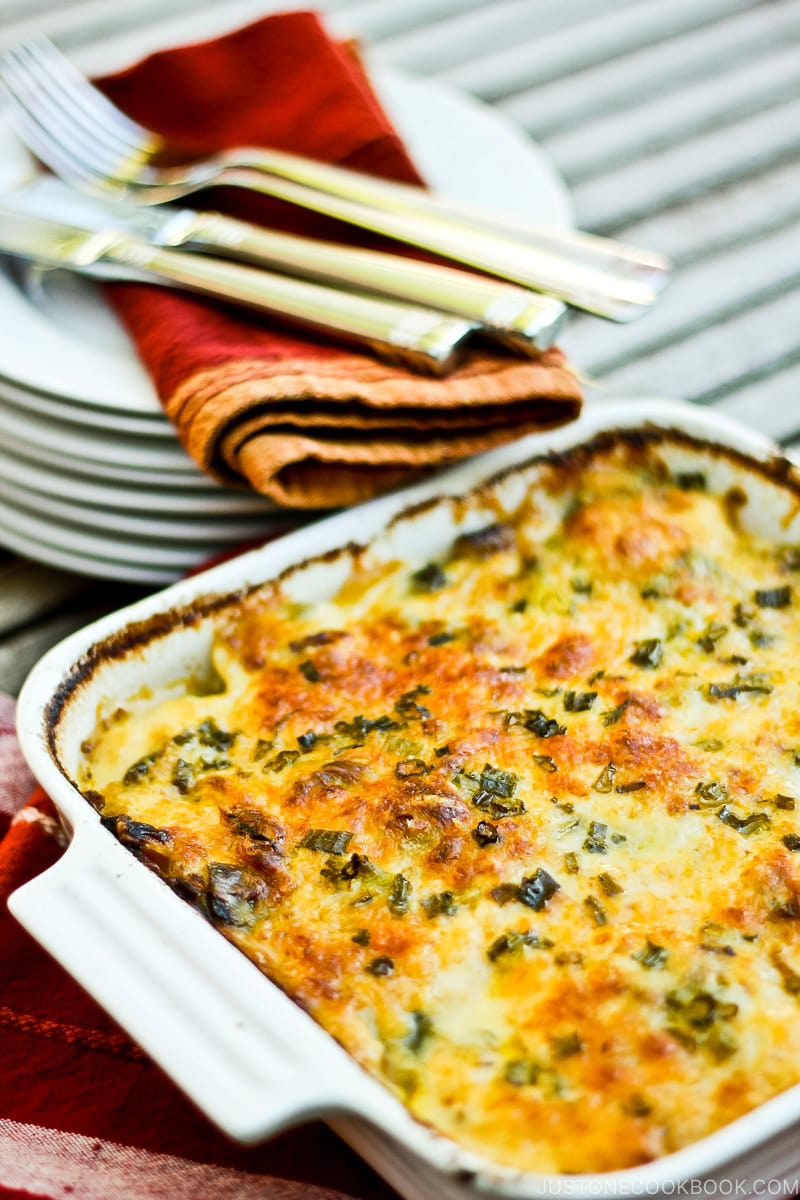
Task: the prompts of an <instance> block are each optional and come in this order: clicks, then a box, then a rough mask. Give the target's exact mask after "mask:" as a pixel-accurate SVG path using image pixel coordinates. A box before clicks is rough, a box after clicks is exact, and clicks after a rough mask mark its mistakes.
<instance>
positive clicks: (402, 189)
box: [0, 38, 669, 321]
mask: <svg viewBox="0 0 800 1200" xmlns="http://www.w3.org/2000/svg"><path fill="white" fill-rule="evenodd" d="M0 81H2V84H3V85H4V89H3V90H4V91H5V94H6V97H7V99H8V101H9V110H10V116H11V121H12V124H13V126H14V128H15V130H16V132H17V133H18V134H19V136H20V137H21V138H22V140H23V141H24V142H25V143H26V144H27V145H28V146H29V147H30V149H31V150H32V151H33V152H34V153H35V154H36V155H37V157H38V158H40V159H41V160H42V161H43V162H44V163H46V164H47V166H49V167H50V168H51V170H53V171H54V172H55V173H56V174H57V175H60V176H61V177H62V178H63V179H64V180H66V181H67V182H68V183H71V184H72V185H74V186H77V187H79V188H82V189H83V190H85V191H89V192H92V193H93V194H95V195H100V196H105V197H114V198H116V199H124V200H127V201H128V202H133V203H136V204H145V205H150V204H162V203H166V202H170V201H174V200H178V199H181V198H182V197H184V196H187V195H190V194H192V193H194V192H197V191H200V190H201V189H203V188H207V187H210V186H212V185H213V186H220V185H226V186H234V187H246V188H249V189H251V190H255V191H260V192H264V193H266V194H268V195H271V196H274V197H278V198H280V199H283V200H288V201H289V202H290V203H294V204H297V205H300V206H302V207H305V208H309V209H312V210H313V211H315V212H319V213H324V214H326V215H328V216H331V217H335V218H338V219H340V220H344V221H346V222H349V223H350V224H353V225H357V226H359V227H361V228H364V229H369V230H371V231H372V232H375V233H379V234H384V235H388V236H389V237H392V238H394V239H396V240H399V241H402V242H406V243H408V244H411V245H415V246H419V247H422V248H423V249H425V250H429V251H433V252H434V253H437V254H440V255H443V256H444V257H445V258H450V259H453V260H455V261H457V262H461V263H464V264H467V265H469V266H472V267H475V268H477V269H479V270H483V271H486V272H488V273H489V274H494V275H497V276H499V277H500V278H503V279H508V280H511V281H512V282H515V283H519V284H523V285H524V286H526V287H532V288H534V289H535V290H538V291H545V292H549V293H550V294H551V295H554V296H557V297H559V298H560V299H562V300H565V301H566V302H567V303H570V304H572V305H574V306H575V307H579V308H584V309H586V310H588V311H590V312H593V313H595V314H597V315H600V316H606V317H609V318H611V319H613V320H617V321H627V320H631V319H633V318H634V317H636V316H638V315H640V314H641V313H642V312H643V311H645V310H646V309H647V308H649V307H650V306H651V305H652V304H653V303H654V302H655V300H656V299H657V295H658V290H659V289H660V287H661V286H662V285H663V283H664V282H665V281H666V278H667V275H668V271H669V262H668V260H666V259H665V258H663V257H662V256H660V255H657V254H650V253H647V252H644V251H638V250H633V249H632V248H630V247H625V246H621V245H620V244H619V243H615V242H611V241H608V240H606V239H602V238H595V237H592V236H591V235H587V234H571V233H566V232H565V233H561V232H560V231H555V232H553V233H552V234H549V233H548V234H544V233H543V232H542V231H541V230H537V229H536V228H535V227H531V228H527V227H522V226H519V225H513V224H509V223H502V224H501V222H500V219H499V218H497V217H493V216H491V215H487V214H483V213H480V212H478V211H477V210H475V211H473V210H471V209H466V208H460V207H458V206H454V205H453V204H451V203H450V202H449V201H444V200H442V199H441V198H440V197H438V196H435V195H430V194H428V193H426V192H424V191H422V190H421V189H417V188H413V187H411V186H408V185H402V184H395V183H387V182H386V181H384V180H376V179H374V178H372V177H370V176H366V175H361V174H359V173H357V172H354V171H348V170H345V169H343V168H341V167H332V166H329V165H327V164H322V163H316V162H313V161H311V160H307V159H303V158H300V157H298V156H295V155H290V154H286V153H283V152H279V151H273V150H261V149H247V148H245V149H236V150H229V151H226V152H223V153H221V154H218V155H215V156H213V157H211V158H207V159H203V160H200V161H194V162H189V163H185V164H182V165H180V166H162V165H160V163H161V162H162V161H163V160H164V158H165V157H166V153H167V149H168V148H167V146H166V145H165V143H164V141H163V139H162V138H160V137H159V136H158V135H157V134H155V133H153V132H151V131H150V130H147V129H145V128H144V127H142V126H140V125H138V124H136V122H134V121H131V120H130V118H128V117H127V116H126V115H125V114H123V113H121V112H120V111H119V110H118V109H117V108H116V107H115V106H114V105H112V104H111V103H110V101H109V100H107V99H106V97H105V96H104V95H103V94H102V93H101V92H99V91H98V90H97V89H96V88H94V87H93V85H92V84H90V83H89V81H88V80H87V79H85V78H84V77H83V76H82V75H81V74H80V72H79V71H78V70H77V69H76V68H75V67H74V66H73V65H72V64H71V63H70V62H69V60H67V59H65V58H64V57H63V56H62V55H61V53H60V52H59V51H58V50H57V49H56V48H55V47H54V46H53V45H52V44H51V43H50V42H49V41H47V39H45V38H37V39H35V40H32V41H28V42H25V43H22V44H20V45H18V46H17V47H15V48H12V49H9V50H7V51H5V52H4V54H3V55H2V56H0ZM172 157H173V159H174V155H173V156H172ZM523 239H524V240H523Z"/></svg>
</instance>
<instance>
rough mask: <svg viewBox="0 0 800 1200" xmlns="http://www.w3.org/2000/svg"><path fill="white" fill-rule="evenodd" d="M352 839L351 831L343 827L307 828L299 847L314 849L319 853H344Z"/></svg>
mask: <svg viewBox="0 0 800 1200" xmlns="http://www.w3.org/2000/svg"><path fill="white" fill-rule="evenodd" d="M352 840H353V835H352V833H347V832H346V830H343V829H309V831H308V833H306V834H305V836H304V837H303V840H302V841H301V842H300V849H301V850H315V851H317V853H319V854H346V853H347V847H348V846H349V845H350V843H351V842H352Z"/></svg>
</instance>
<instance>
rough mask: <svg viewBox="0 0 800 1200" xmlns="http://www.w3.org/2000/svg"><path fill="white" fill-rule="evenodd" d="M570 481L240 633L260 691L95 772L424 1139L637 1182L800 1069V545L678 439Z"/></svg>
mask: <svg viewBox="0 0 800 1200" xmlns="http://www.w3.org/2000/svg"><path fill="white" fill-rule="evenodd" d="M543 475H544V482H545V486H544V487H543V488H542V489H540V490H539V491H537V492H534V493H532V494H531V495H530V496H529V497H528V498H527V499H526V500H525V501H524V502H523V503H522V505H521V507H520V509H519V511H518V512H517V513H516V514H515V515H514V517H513V518H510V519H508V520H506V521H505V522H504V523H503V524H501V525H499V526H498V525H496V524H492V525H489V526H486V527H484V528H483V529H480V530H476V531H473V532H472V533H470V534H468V535H466V536H461V537H459V538H457V539H454V542H453V545H452V548H451V549H450V550H449V551H448V552H447V553H446V554H444V555H443V556H442V557H441V558H440V559H439V560H437V562H435V563H429V564H426V563H424V562H423V563H418V564H415V566H414V567H412V568H409V567H408V566H407V565H405V564H401V563H396V564H388V565H386V564H383V565H381V564H380V563H377V562H375V561H372V560H370V558H369V555H368V554H365V555H362V556H361V557H360V558H358V559H357V560H356V564H355V567H354V570H353V574H352V577H351V578H350V579H349V581H348V582H347V583H346V584H345V585H344V587H343V588H342V590H341V592H340V593H339V595H338V596H336V597H335V598H334V599H333V600H330V601H324V602H320V603H318V604H313V605H307V606H305V607H299V606H298V605H296V604H293V603H292V602H291V601H290V599H289V597H288V596H287V595H286V594H285V593H284V591H282V589H281V587H280V585H269V586H266V587H264V588H263V589H259V590H257V591H255V592H252V593H251V594H250V595H248V596H247V597H246V598H245V599H243V600H242V602H241V603H240V604H239V605H238V606H236V607H234V608H231V609H229V610H227V611H223V612H222V613H221V614H220V615H219V616H218V617H217V618H216V622H217V628H218V639H217V647H216V651H215V661H216V663H217V666H218V668H219V670H220V671H221V673H222V675H223V677H224V678H225V680H226V683H227V687H226V690H225V691H223V692H221V693H219V694H216V695H212V696H185V697H181V698H179V699H178V700H169V701H165V702H164V703H162V704H160V705H158V706H157V707H155V708H154V709H151V710H150V711H148V712H141V713H134V715H133V716H132V717H131V718H130V719H129V720H127V721H126V720H121V721H109V722H107V723H106V726H105V727H101V728H99V729H98V732H97V735H96V736H95V737H94V738H93V739H92V743H93V744H92V746H91V747H90V748H88V749H87V761H86V766H85V776H84V780H83V783H84V785H85V787H86V788H87V789H88V788H91V789H93V790H94V791H96V792H100V793H102V795H103V798H104V805H105V807H104V809H103V816H104V819H105V820H106V821H107V822H108V823H109V826H110V827H111V828H112V829H113V831H114V832H115V833H116V835H117V836H118V837H119V838H120V839H121V840H122V841H123V843H125V844H126V845H128V846H129V847H130V848H131V849H133V850H134V851H135V852H136V853H137V854H139V856H140V857H142V859H143V860H144V861H146V862H147V863H148V865H150V866H151V867H153V868H154V869H156V870H157V871H159V873H160V874H162V876H163V877H164V878H166V879H167V880H168V881H169V882H171V883H172V885H173V886H174V887H175V888H176V889H177V890H179V891H180V892H181V893H182V894H183V895H185V896H186V897H187V898H189V899H190V900H192V902H193V903H195V904H197V905H198V907H200V908H201V909H202V910H203V911H204V912H205V913H206V914H207V915H208V916H209V918H210V919H211V920H213V921H214V922H215V923H216V924H217V925H218V926H219V927H220V929H221V930H222V931H223V932H224V933H225V934H226V936H228V937H229V938H230V939H231V940H232V941H234V942H235V943H236V944H237V945H238V946H240V947H241V949H242V950H243V951H244V952H245V953H247V954H248V955H250V956H251V957H252V958H253V959H254V961H256V963H257V964H258V965H259V966H260V967H261V968H262V969H263V970H264V971H265V972H266V973H267V974H268V975H270V976H271V977H272V978H273V979H274V980H276V982H278V983H279V984H280V986H281V987H283V988H284V989H285V990H286V991H287V992H288V993H289V994H290V995H291V996H293V997H294V998H295V999H296V1000H297V1001H298V1003H300V1004H302V1005H303V1006H304V1007H305V1008H307V1009H308V1010H309V1011H310V1012H311V1013H312V1014H313V1015H314V1016H315V1017H316V1018H317V1019H318V1020H319V1021H320V1022H321V1023H322V1024H323V1025H324V1026H325V1027H326V1028H327V1029H329V1030H330V1032H331V1033H332V1034H333V1035H334V1036H335V1037H336V1038H337V1039H338V1040H339V1041H341V1042H342V1043H343V1044H344V1045H345V1046H346V1047H347V1048H348V1049H349V1050H350V1051H351V1052H352V1053H353V1054H354V1055H355V1056H356V1057H357V1058H358V1059H359V1061H361V1062H362V1063H363V1064H364V1066H365V1067H366V1068H367V1069H368V1070H370V1071H372V1072H373V1073H374V1074H376V1075H377V1076H378V1077H379V1078H380V1079H382V1080H383V1081H384V1082H385V1083H386V1084H387V1085H388V1086H390V1087H391V1088H393V1089H394V1090H395V1091H396V1092H397V1093H398V1094H399V1095H401V1096H402V1097H403V1098H404V1099H405V1100H406V1102H407V1103H408V1105H409V1107H410V1108H411V1111H412V1112H413V1113H414V1114H415V1115H416V1116H417V1117H419V1118H420V1119H421V1120H423V1121H427V1122H429V1123H430V1124H432V1125H433V1126H434V1127H436V1128H437V1129H439V1130H440V1131H442V1132H444V1133H446V1134H448V1135H449V1136H451V1137H453V1138H455V1139H457V1140H459V1141H461V1142H463V1143H464V1144H466V1145H468V1146H470V1147H471V1148H472V1149H474V1150H477V1151H480V1152H482V1153H484V1154H486V1155H487V1156H489V1157H490V1158H493V1159H495V1160H498V1161H500V1162H504V1163H509V1164H512V1165H515V1166H519V1167H522V1168H527V1169H533V1170H555V1171H565V1172H573V1171H601V1170H608V1169H613V1168H619V1167H625V1166H633V1165H636V1164H638V1163H642V1162H646V1161H649V1160H650V1159H652V1158H654V1157H657V1156H659V1155H661V1154H664V1153H667V1152H669V1151H670V1150H673V1149H676V1148H678V1147H680V1146H683V1145H686V1144H688V1143H690V1142H692V1141H694V1140H696V1139H697V1138H699V1137H701V1136H703V1135H704V1134H706V1133H708V1132H710V1131H711V1130H713V1129H715V1128H718V1127H719V1126H720V1125H722V1124H724V1123H726V1122H728V1121H730V1120H731V1119H733V1118H734V1117H736V1116H738V1115H740V1114H741V1113H743V1112H746V1111H747V1110H748V1109H750V1108H752V1107H753V1106H754V1105H756V1104H758V1103H760V1102H761V1101H762V1100H765V1099H767V1098H768V1097H770V1096H772V1095H774V1094H776V1093H777V1092H779V1091H781V1090H782V1089H784V1088H786V1087H788V1086H790V1085H791V1084H793V1083H796V1082H797V1081H798V1078H800V1070H798V1068H797V1066H796V1056H794V1055H793V1053H792V1047H793V1045H794V1044H795V1043H796V1040H797V1036H798V1034H800V1005H799V1003H798V996H800V798H797V799H796V793H800V773H799V772H800V716H798V713H799V712H800V704H799V703H798V702H799V701H800V667H798V665H797V657H796V647H797V642H798V635H799V634H800V598H797V597H796V596H795V583H794V577H793V574H792V564H793V563H794V562H796V563H797V565H798V566H800V554H796V555H795V556H794V557H792V556H789V557H788V558H787V555H786V554H785V553H784V552H780V553H778V552H777V551H776V547H775V546H773V545H772V544H770V543H768V542H766V541H763V540H760V539H758V538H756V537H751V536H749V535H747V533H746V532H744V531H743V529H742V527H741V522H740V520H739V516H740V508H741V506H739V507H738V508H737V510H736V514H735V517H734V516H732V515H731V506H730V504H729V503H727V502H726V501H725V498H724V497H722V498H717V497H715V496H713V495H711V494H709V493H707V492H706V491H704V490H703V488H702V481H701V480H700V479H699V477H698V476H697V473H696V472H695V473H694V474H693V475H687V476H686V478H680V477H675V478H671V477H670V476H669V473H668V472H667V471H666V469H665V467H664V465H663V463H662V461H661V459H660V457H659V451H658V448H657V447H655V446H654V447H644V448H643V447H634V448H633V449H632V448H631V447H629V446H625V445H624V444H621V445H617V446H614V445H612V446H609V447H605V448H601V449H596V450H595V452H594V453H593V455H591V456H586V457H585V458H584V460H583V461H582V462H581V463H580V464H579V465H578V467H576V464H575V462H574V461H572V462H570V461H566V460H565V462H563V463H558V462H555V463H553V464H551V465H550V466H548V467H546V468H545V469H544V471H543Z"/></svg>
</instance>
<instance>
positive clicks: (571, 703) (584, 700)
mask: <svg viewBox="0 0 800 1200" xmlns="http://www.w3.org/2000/svg"><path fill="white" fill-rule="evenodd" d="M596 699H597V692H567V694H566V695H565V696H564V709H565V711H566V712H587V711H588V710H589V709H590V708H591V707H592V705H593V704H594V702H595V700H596Z"/></svg>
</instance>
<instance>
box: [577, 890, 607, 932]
mask: <svg viewBox="0 0 800 1200" xmlns="http://www.w3.org/2000/svg"><path fill="white" fill-rule="evenodd" d="M583 903H584V905H585V906H586V908H588V910H589V912H590V913H591V914H592V916H593V918H594V923H595V925H607V924H608V917H607V916H606V910H605V909H604V908H603V906H602V904H601V903H600V901H599V900H596V899H595V897H594V896H587V897H586V899H585V900H584V902H583Z"/></svg>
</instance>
